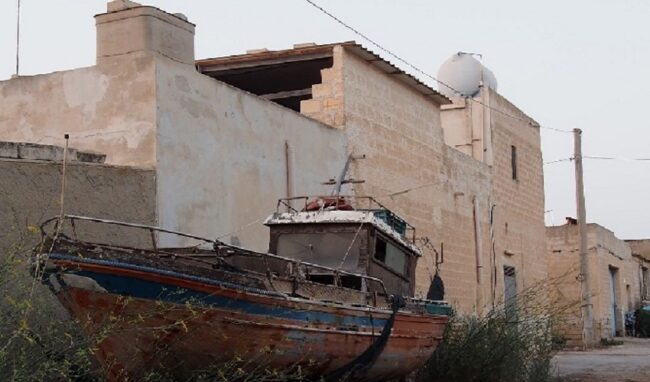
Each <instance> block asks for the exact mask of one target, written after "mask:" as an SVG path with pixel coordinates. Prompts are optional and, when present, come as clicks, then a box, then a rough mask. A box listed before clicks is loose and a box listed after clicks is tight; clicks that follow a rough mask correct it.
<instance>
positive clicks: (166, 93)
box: [156, 59, 346, 250]
mask: <svg viewBox="0 0 650 382" xmlns="http://www.w3.org/2000/svg"><path fill="white" fill-rule="evenodd" d="M156 82H157V84H158V87H157V105H158V107H157V116H158V117H157V120H158V125H157V142H158V150H157V166H156V167H157V176H158V179H157V180H158V208H157V211H158V216H159V224H160V225H161V226H164V227H166V228H175V229H182V230H184V231H188V232H192V233H194V234H197V235H205V236H208V237H216V236H220V235H224V234H228V233H231V232H235V231H236V232H235V233H234V234H233V235H234V236H236V238H233V237H226V238H225V240H234V241H235V242H238V243H240V244H242V245H245V246H247V247H250V248H254V249H258V250H266V249H267V248H268V231H267V229H266V228H265V227H264V226H263V225H262V221H263V220H264V218H266V217H267V216H268V215H270V214H271V213H272V212H274V211H275V207H276V203H277V199H278V198H281V197H286V196H287V189H286V188H287V186H286V184H287V180H286V177H287V174H286V163H285V142H288V143H289V147H290V150H291V153H292V154H291V157H292V162H293V163H292V165H291V166H290V167H291V168H292V171H293V173H294V184H293V188H294V190H295V193H296V194H298V195H304V194H323V193H329V191H330V189H331V186H330V187H325V186H322V185H321V183H322V182H324V181H326V180H328V179H330V178H333V177H336V176H337V175H338V173H339V172H340V170H341V169H342V168H343V164H344V163H345V158H346V140H345V136H344V134H343V133H341V132H340V131H338V130H336V129H333V128H332V127H329V126H326V125H323V124H321V123H319V122H316V121H314V120H312V119H309V118H307V117H305V116H303V115H300V114H298V113H296V112H294V111H292V110H290V109H287V108H284V107H282V106H279V105H277V104H275V103H273V102H270V101H267V100H264V99H262V98H260V97H257V96H254V95H252V94H249V93H246V92H243V91H241V90H239V89H236V88H233V87H231V86H229V85H226V84H224V83H222V82H219V81H217V80H214V79H212V78H210V77H207V76H204V75H202V74H199V73H197V72H196V71H195V70H194V69H193V68H188V67H187V66H184V65H181V64H178V63H175V62H173V61H171V60H165V59H161V60H158V61H157V64H156ZM251 223H253V224H251ZM242 227H244V228H242ZM240 228H242V229H240ZM167 239H168V240H171V239H169V238H167ZM167 239H165V240H167ZM164 243H166V244H176V243H175V242H173V241H164Z"/></svg>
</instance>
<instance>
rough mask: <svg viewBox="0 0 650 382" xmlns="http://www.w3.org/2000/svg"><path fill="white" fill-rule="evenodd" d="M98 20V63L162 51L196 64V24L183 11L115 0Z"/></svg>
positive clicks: (184, 61) (182, 60)
mask: <svg viewBox="0 0 650 382" xmlns="http://www.w3.org/2000/svg"><path fill="white" fill-rule="evenodd" d="M95 23H96V27H97V64H98V65H99V64H102V63H104V62H107V61H110V60H111V59H112V58H114V57H120V56H125V55H136V56H147V55H159V56H163V57H167V58H169V59H171V60H174V61H177V62H180V63H183V64H187V65H192V66H193V65H194V24H192V23H190V22H188V21H187V19H186V17H185V16H183V15H182V14H171V13H167V12H165V11H163V10H160V9H158V8H155V7H150V6H143V5H140V4H138V3H134V2H131V1H128V0H115V1H111V2H109V3H108V6H107V13H102V14H99V15H96V16H95Z"/></svg>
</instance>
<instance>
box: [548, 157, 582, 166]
mask: <svg viewBox="0 0 650 382" xmlns="http://www.w3.org/2000/svg"><path fill="white" fill-rule="evenodd" d="M573 159H575V158H562V159H556V160H552V161H550V162H544V164H545V165H546V164H553V163H560V162H570V161H572V160H573Z"/></svg>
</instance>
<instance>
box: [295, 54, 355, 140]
mask: <svg viewBox="0 0 650 382" xmlns="http://www.w3.org/2000/svg"><path fill="white" fill-rule="evenodd" d="M332 55H333V57H334V59H333V61H334V62H333V65H332V67H330V68H326V69H322V70H321V71H320V73H321V83H319V84H315V85H312V87H311V88H312V98H311V99H308V100H304V101H301V102H300V113H301V114H304V115H306V116H308V117H311V118H314V119H316V120H318V121H321V122H323V123H325V124H327V125H330V126H334V127H338V128H340V127H343V126H344V125H345V110H344V107H343V106H344V104H343V103H344V91H343V90H344V89H343V77H344V75H343V47H341V46H335V47H334V49H333V52H332Z"/></svg>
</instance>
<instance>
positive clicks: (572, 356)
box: [553, 338, 650, 382]
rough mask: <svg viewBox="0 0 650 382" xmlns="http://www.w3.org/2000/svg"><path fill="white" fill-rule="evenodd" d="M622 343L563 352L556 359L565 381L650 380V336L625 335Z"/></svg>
mask: <svg viewBox="0 0 650 382" xmlns="http://www.w3.org/2000/svg"><path fill="white" fill-rule="evenodd" d="M623 341H624V344H623V345H617V346H610V347H607V348H603V349H596V350H591V351H588V352H583V351H563V352H560V353H558V354H557V355H556V356H555V357H554V358H553V364H554V366H555V368H556V372H557V373H558V374H559V376H560V377H561V380H562V381H563V382H588V381H589V382H592V381H593V382H604V381H608V382H650V339H645V338H644V339H640V338H625V339H624V340H623Z"/></svg>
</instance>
